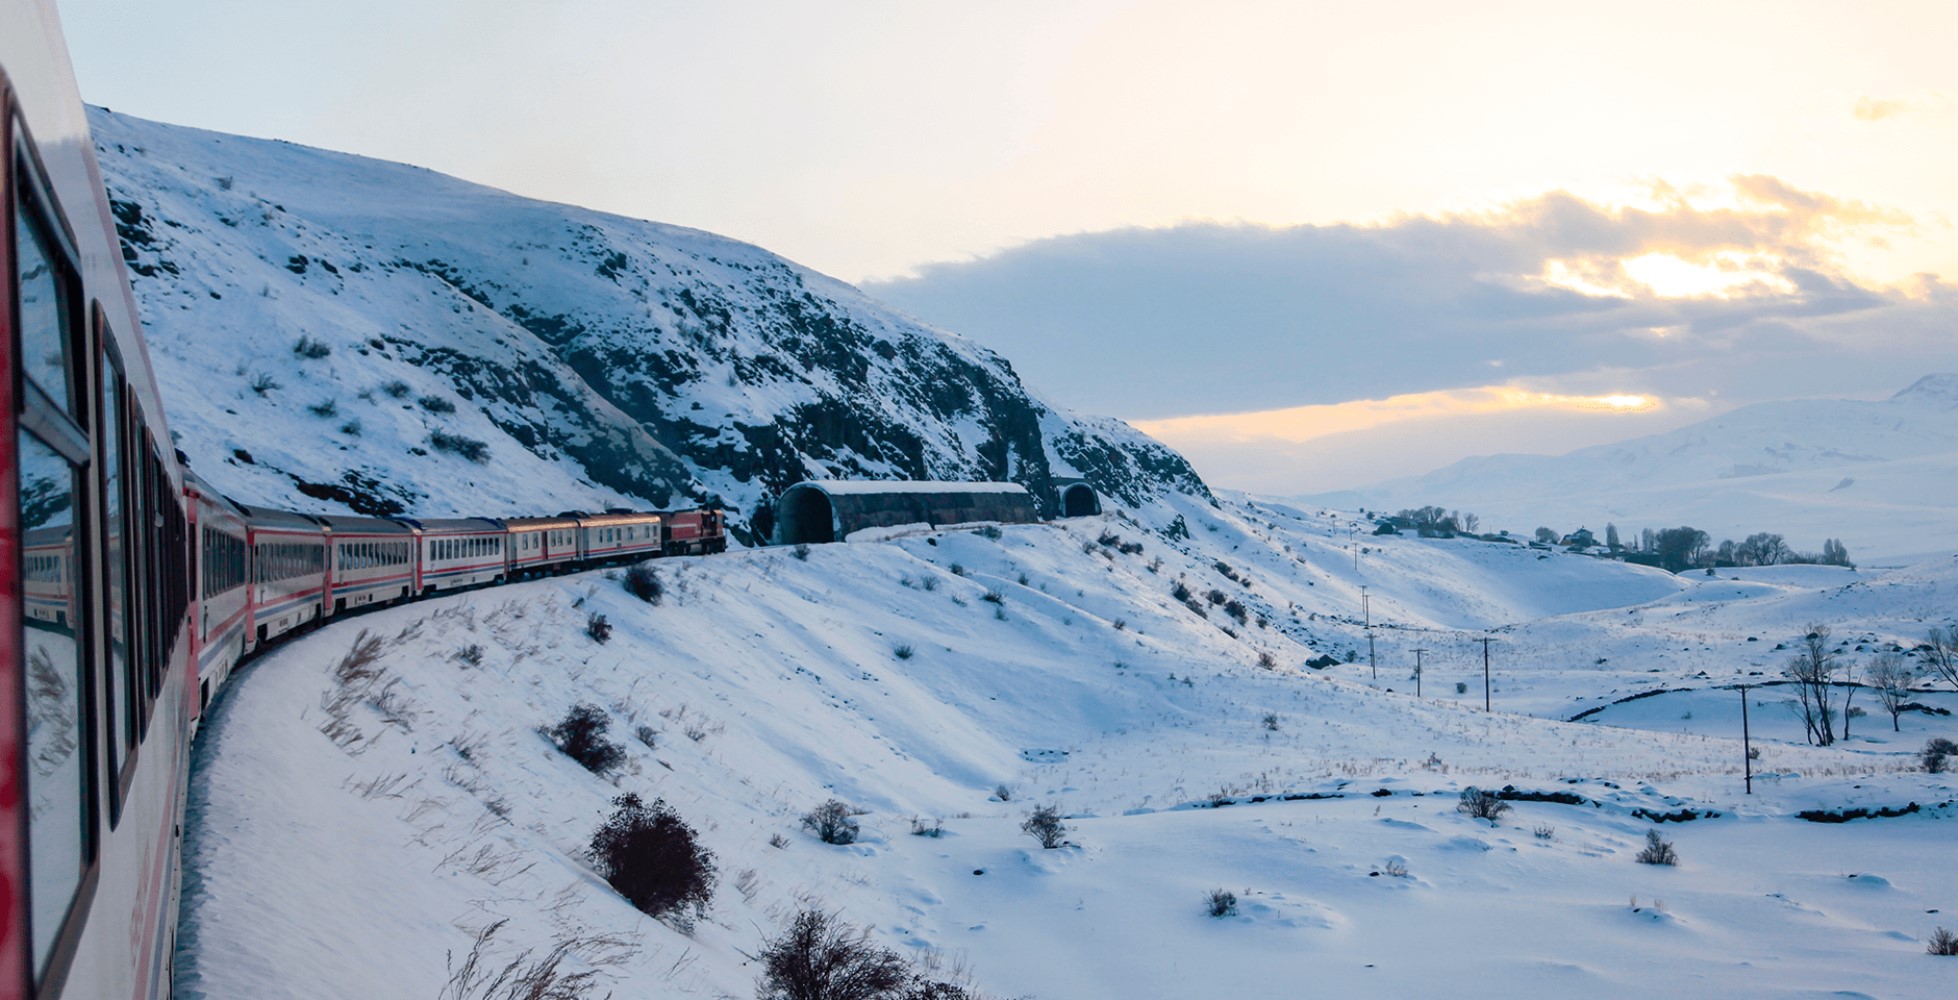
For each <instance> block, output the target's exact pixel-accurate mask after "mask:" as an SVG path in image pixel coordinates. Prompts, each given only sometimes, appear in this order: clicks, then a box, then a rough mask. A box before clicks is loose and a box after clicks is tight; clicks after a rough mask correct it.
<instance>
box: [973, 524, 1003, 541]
mask: <svg viewBox="0 0 1958 1000" xmlns="http://www.w3.org/2000/svg"><path fill="white" fill-rule="evenodd" d="M974 534H976V535H978V536H979V537H980V538H983V539H986V540H987V541H989V542H997V541H999V540H1000V537H1001V536H1003V535H1004V534H1005V532H1003V531H1001V530H999V525H997V524H988V525H986V526H984V527H982V528H980V529H979V530H978V531H976V532H974Z"/></svg>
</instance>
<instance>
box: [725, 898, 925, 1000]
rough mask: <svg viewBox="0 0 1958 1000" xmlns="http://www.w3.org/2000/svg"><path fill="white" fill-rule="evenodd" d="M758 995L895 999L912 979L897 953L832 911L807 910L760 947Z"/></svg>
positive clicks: (763, 998) (764, 998) (771, 998)
mask: <svg viewBox="0 0 1958 1000" xmlns="http://www.w3.org/2000/svg"><path fill="white" fill-rule="evenodd" d="M761 965H762V974H761V978H760V979H759V981H758V982H757V983H756V991H755V995H756V996H757V997H759V998H760V1000H899V998H902V997H903V995H904V994H903V992H902V990H903V988H904V987H905V985H906V984H907V983H909V982H910V981H911V980H912V974H911V968H910V966H909V965H908V964H907V963H906V962H905V961H904V959H902V958H900V957H898V955H897V953H896V952H893V951H889V950H887V949H884V948H879V947H877V946H876V945H873V944H871V943H870V932H869V931H866V930H864V929H862V928H857V927H851V926H850V925H848V924H845V923H844V922H843V921H842V920H840V919H838V918H837V917H836V916H835V915H834V914H831V913H826V912H824V911H822V910H817V909H808V910H804V911H802V912H801V913H798V914H796V917H795V920H794V921H793V922H791V923H790V924H789V929H788V930H787V931H785V932H783V934H782V936H781V937H778V938H776V939H775V940H773V941H770V942H768V943H767V944H766V945H764V946H763V947H762V950H761Z"/></svg>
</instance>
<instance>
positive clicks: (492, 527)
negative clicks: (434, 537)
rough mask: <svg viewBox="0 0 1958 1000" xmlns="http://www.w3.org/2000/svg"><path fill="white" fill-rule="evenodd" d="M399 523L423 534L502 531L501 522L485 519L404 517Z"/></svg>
mask: <svg viewBox="0 0 1958 1000" xmlns="http://www.w3.org/2000/svg"><path fill="white" fill-rule="evenodd" d="M401 523H403V524H407V525H411V526H413V527H416V528H420V529H421V530H422V532H423V533H425V534H451V533H462V532H476V531H502V530H503V524H502V522H500V521H493V520H491V519H489V518H487V517H421V518H415V517H404V518H402V519H401Z"/></svg>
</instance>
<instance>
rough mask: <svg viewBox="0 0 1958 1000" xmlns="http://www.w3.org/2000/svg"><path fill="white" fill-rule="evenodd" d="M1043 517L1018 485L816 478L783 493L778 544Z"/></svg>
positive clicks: (777, 525)
mask: <svg viewBox="0 0 1958 1000" xmlns="http://www.w3.org/2000/svg"><path fill="white" fill-rule="evenodd" d="M1090 492H1091V493H1092V491H1090ZM1063 506H1065V498H1064V497H1063ZM1096 506H1097V508H1099V502H1097V504H1096ZM1038 519H1039V511H1038V510H1037V508H1036V507H1035V506H1034V502H1033V495H1032V494H1030V493H1028V492H1027V491H1026V488H1025V487H1023V486H1021V485H1020V484H1018V483H955V482H918V481H905V480H892V481H868V482H863V481H855V480H838V479H812V480H809V481H807V482H801V483H797V484H795V485H794V486H791V487H789V488H788V489H786V490H784V491H782V496H781V498H780V499H778V500H776V501H775V543H776V544H777V545H799V544H817V543H821V542H835V541H841V540H842V539H844V538H847V537H849V536H850V534H851V533H852V532H856V531H862V530H864V529H865V528H895V527H898V526H900V525H908V524H926V525H932V526H934V527H937V526H942V525H948V524H970V523H972V522H975V521H998V522H1001V523H1004V524H1029V523H1032V522H1033V521H1036V520H1038Z"/></svg>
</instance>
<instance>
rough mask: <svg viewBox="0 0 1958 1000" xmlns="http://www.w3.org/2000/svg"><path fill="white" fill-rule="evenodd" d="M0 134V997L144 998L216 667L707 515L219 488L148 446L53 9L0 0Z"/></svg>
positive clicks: (121, 273)
mask: <svg viewBox="0 0 1958 1000" xmlns="http://www.w3.org/2000/svg"><path fill="white" fill-rule="evenodd" d="M0 137H4V139H5V142H6V149H5V155H4V156H0V214H4V219H0V274H4V275H5V276H6V308H5V309H4V310H3V311H0V364H3V365H4V369H5V373H6V378H5V379H3V380H0V414H5V418H6V420H7V422H8V423H7V426H6V427H4V428H0V690H4V691H5V692H6V695H5V696H4V697H0V1000H58V998H65V1000H122V998H130V1000H155V998H159V997H167V996H169V995H170V992H171V961H170V960H171V955H172V952H173V951H174V947H175V942H174V937H175V933H176V926H177V908H178V907H177V904H178V899H179V895H180V880H181V876H182V866H181V837H182V831H183V810H184V804H185V797H186V792H187V788H188V775H189V750H190V745H191V740H192V738H193V737H194V735H195V733H196V730H197V723H198V720H199V718H200V717H201V715H202V713H203V711H204V710H205V709H206V708H207V707H208V706H209V705H210V704H211V702H212V700H213V699H215V698H217V697H218V695H219V693H220V692H221V691H222V690H223V687H224V685H225V682H226V680H227V678H228V677H229V676H230V675H231V673H232V671H233V670H235V669H236V668H237V666H238V664H239V663H240V662H241V661H243V660H244V659H245V658H246V657H248V656H250V655H251V654H252V653H253V652H254V651H256V650H258V649H259V648H261V647H263V646H265V645H267V644H269V643H276V642H278V641H279V640H280V639H281V638H282V637H285V636H289V635H292V634H295V633H297V632H299V631H301V630H304V629H307V628H309V627H311V626H314V625H316V624H318V623H321V622H324V621H326V620H328V619H331V618H334V617H337V616H340V615H346V614H354V613H358V612H360V611H363V610H366V609H369V608H373V607H379V606H384V605H390V604H396V603H399V602H402V601H409V600H416V599H419V598H422V597H426V596H430V595H435V594H441V593H447V592H450V591H454V590H457V589H461V588H467V587H479V586H490V585H494V584H498V583H503V582H506V581H510V580H515V579H520V578H526V577H534V576H541V575H546V574H552V573H562V572H569V571H572V570H582V569H589V568H592V567H595V566H603V565H609V564H622V563H628V562H635V561H638V560H642V559H648V558H653V557H657V556H663V555H699V554H707V553H712V552H720V551H724V550H725V549H726V547H727V535H726V520H725V517H724V515H723V513H722V512H721V511H720V510H716V509H701V510H687V511H678V512H657V511H646V512H638V511H619V510H614V511H606V512H604V513H590V514H588V513H576V512H568V513H563V514H559V515H557V516H553V517H513V518H490V517H480V518H447V519H433V518H429V519H415V518H375V517H355V516H342V515H337V514H306V513H299V512H294V511H285V510H276V509H271V508H266V507H258V506H247V505H244V504H240V503H236V502H234V501H232V500H230V499H227V498H226V497H224V496H223V495H222V494H221V493H219V492H218V491H217V490H215V489H212V488H211V487H210V486H209V485H208V484H207V483H205V482H204V481H203V480H201V479H199V478H198V477H197V476H196V475H195V474H193V473H191V472H190V471H189V470H188V468H187V463H186V462H184V461H183V459H182V456H181V455H179V454H178V453H177V452H176V451H175V450H174V449H173V448H171V447H169V446H168V442H169V441H170V440H171V437H170V433H169V429H168V425H167V424H166V422H165V420H164V412H163V406H162V400H161V398H160V396H159V393H158V391H157V386H156V381H155V379H154V377H153V375H152V374H151V371H150V367H149V356H148V353H147V350H146V349H145V347H144V344H143V340H142V336H141V330H140V327H139V325H138V322H137V310H136V304H135V299H134V297H133V295H132V293H131V291H130V286H129V280H128V275H127V273H126V271H125V270H124V262H123V256H122V252H121V248H120V244H119V242H118V239H117V236H116V230H115V226H114V223H113V219H112V216H111V215H110V211H109V205H108V201H107V197H106V195H105V193H104V189H103V184H102V177H101V173H100V170H99V168H98V166H97V165H96V162H95V156H94V146H93V143H92V140H91V138H90V136H89V130H88V122H87V118H86V116H85V113H84V110H83V107H82V103H81V98H80V95H79V93H78V91H77V89H76V86H75V82H74V73H73V69H72V67H71V66H70V64H69V62H68V55H67V50H66V47H65V45H64V43H63V41H62V36H61V29H60V26H59V24H58V22H57V19H56V17H55V12H54V4H53V0H0Z"/></svg>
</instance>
